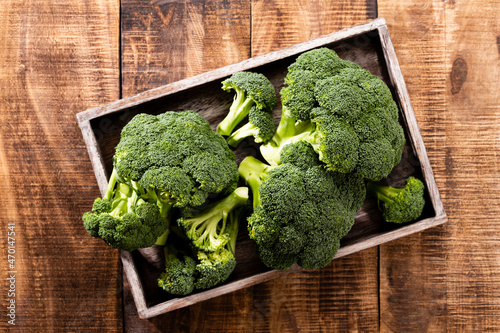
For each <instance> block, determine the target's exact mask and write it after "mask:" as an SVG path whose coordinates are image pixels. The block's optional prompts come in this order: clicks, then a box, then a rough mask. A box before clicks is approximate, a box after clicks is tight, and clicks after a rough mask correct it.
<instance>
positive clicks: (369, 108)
mask: <svg viewBox="0 0 500 333" xmlns="http://www.w3.org/2000/svg"><path fill="white" fill-rule="evenodd" d="M280 93H281V102H282V106H283V107H282V114H281V119H280V122H279V124H278V128H277V129H276V133H275V134H274V136H273V137H272V138H271V139H270V140H269V142H268V143H266V144H263V145H261V147H260V151H261V153H262V156H263V157H264V159H265V160H266V161H267V162H268V163H269V164H271V165H279V164H280V163H281V161H280V152H281V150H282V149H283V147H285V146H286V145H287V144H290V143H294V142H297V141H306V142H309V143H310V144H311V145H312V147H313V148H314V150H315V151H316V153H317V154H318V156H319V159H320V160H321V161H322V162H323V163H324V164H325V165H326V166H327V168H328V169H329V170H332V171H337V172H341V173H351V172H355V173H359V174H360V175H361V176H363V177H364V178H366V179H368V180H374V181H378V180H381V179H382V178H384V177H387V176H388V175H389V173H390V172H391V170H392V169H393V167H394V166H395V165H397V164H398V163H399V162H400V160H401V155H402V151H403V148H404V145H405V136H404V132H403V129H402V127H401V125H400V124H399V123H398V107H397V105H396V103H395V102H394V100H393V98H392V94H391V91H390V90H389V88H388V87H387V85H386V84H385V83H384V82H383V81H382V80H381V79H379V78H378V77H376V76H374V75H372V74H371V73H370V72H368V71H367V70H364V69H361V68H360V67H359V66H358V65H357V64H354V63H352V62H349V61H345V60H342V59H340V58H339V57H338V56H337V54H336V53H335V51H333V50H330V49H327V48H320V49H315V50H312V51H308V52H305V53H303V54H302V55H300V56H299V57H298V58H297V60H296V61H295V62H294V63H292V64H291V65H290V66H289V68H288V73H287V76H286V77H285V87H283V88H282V90H281V92H280Z"/></svg>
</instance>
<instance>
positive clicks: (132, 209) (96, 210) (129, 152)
mask: <svg viewBox="0 0 500 333" xmlns="http://www.w3.org/2000/svg"><path fill="white" fill-rule="evenodd" d="M238 178H239V175H238V167H237V164H236V157H235V155H234V153H233V152H232V151H231V149H230V148H229V146H228V145H227V142H226V140H225V139H224V138H223V137H222V136H221V135H219V134H217V133H215V132H214V131H212V129H211V127H210V124H209V123H208V122H207V121H206V120H205V119H204V118H203V117H201V116H200V115H199V114H197V113H196V112H194V111H182V112H165V113H163V114H160V115H158V116H154V115H148V114H138V115H136V116H135V117H134V118H133V119H132V120H131V121H130V122H129V123H128V124H127V125H126V126H125V127H124V128H123V130H122V132H121V138H120V142H119V143H118V145H117V146H116V152H115V155H114V157H113V172H112V175H111V177H110V181H109V184H108V189H107V192H106V194H105V195H104V197H103V198H102V199H99V198H98V199H96V200H95V202H94V205H93V209H92V212H88V213H85V214H84V215H83V222H84V226H85V228H86V229H87V231H88V232H89V234H90V235H91V236H94V237H98V238H102V239H103V240H104V241H105V242H106V243H107V244H108V245H110V246H112V247H116V248H119V249H123V250H127V251H132V250H134V249H137V248H143V247H149V246H151V245H153V244H155V242H157V241H158V243H159V244H162V243H164V241H165V239H164V238H165V237H166V235H163V237H160V236H162V234H163V233H164V232H166V229H168V218H169V214H170V211H171V209H172V207H179V208H183V207H187V206H193V207H196V206H200V205H202V204H204V203H205V202H206V201H207V198H208V197H209V196H211V195H216V194H227V193H231V192H232V191H233V190H234V189H235V188H236V186H237V182H238Z"/></svg>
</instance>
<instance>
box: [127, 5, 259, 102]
mask: <svg viewBox="0 0 500 333" xmlns="http://www.w3.org/2000/svg"><path fill="white" fill-rule="evenodd" d="M121 3H122V21H121V22H122V23H121V39H122V77H123V80H122V81H123V82H122V91H123V97H126V96H130V95H133V94H135V93H137V92H140V91H144V90H146V89H149V88H154V87H157V86H160V85H163V84H166V83H171V82H175V81H178V80H181V79H184V78H186V77H190V76H193V75H196V74H200V73H203V72H206V71H209V70H211V69H215V68H218V67H222V66H224V65H228V64H231V63H235V62H238V61H241V60H243V59H245V58H248V57H249V56H250V0H238V1H214V0H211V1H193V0H183V1H169V0H151V1H142V0H124V1H122V2H121Z"/></svg>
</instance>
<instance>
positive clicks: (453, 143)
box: [378, 0, 500, 332]
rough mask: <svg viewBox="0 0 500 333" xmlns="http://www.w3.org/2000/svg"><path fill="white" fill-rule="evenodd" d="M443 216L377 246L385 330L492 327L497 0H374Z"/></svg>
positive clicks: (496, 291)
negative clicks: (404, 85) (439, 220)
mask: <svg viewBox="0 0 500 333" xmlns="http://www.w3.org/2000/svg"><path fill="white" fill-rule="evenodd" d="M378 3H379V5H378V10H379V15H380V16H385V17H386V19H387V21H388V25H389V29H390V31H391V35H392V36H393V43H394V45H395V48H396V50H397V52H398V57H399V60H400V63H401V67H402V71H403V75H404V76H405V78H406V82H407V86H408V88H409V93H410V98H411V99H412V104H413V107H414V109H415V114H416V116H417V118H418V119H419V122H420V127H421V132H422V136H423V139H424V141H425V143H426V146H427V147H428V155H429V158H430V161H431V163H432V165H433V168H434V172H435V177H436V181H437V183H438V186H439V188H440V189H441V195H442V198H443V201H444V205H445V209H446V212H447V214H448V217H449V222H448V223H447V224H446V225H443V226H440V227H437V228H434V229H430V230H427V231H425V232H423V233H421V234H418V235H414V236H410V237H408V238H406V239H401V240H397V241H395V242H392V243H389V244H387V245H384V246H381V247H380V323H381V329H382V330H383V331H386V332H402V331H409V332H445V331H448V332H498V331H500V320H498V317H499V314H500V306H499V304H500V288H499V286H500V278H499V274H498V273H499V272H500V260H499V258H500V250H499V249H500V247H499V244H500V243H499V241H500V239H499V237H498V235H499V233H500V225H499V224H498V216H499V213H500V206H499V203H500V187H499V186H498V180H499V164H498V161H499V159H498V156H499V152H500V146H499V144H498V139H499V133H500V132H499V130H500V94H499V89H498V86H499V83H500V48H499V45H500V43H499V41H500V37H499V32H500V21H499V20H498V17H499V15H500V2H499V1H445V2H443V1H411V0H409V1H379V2H378Z"/></svg>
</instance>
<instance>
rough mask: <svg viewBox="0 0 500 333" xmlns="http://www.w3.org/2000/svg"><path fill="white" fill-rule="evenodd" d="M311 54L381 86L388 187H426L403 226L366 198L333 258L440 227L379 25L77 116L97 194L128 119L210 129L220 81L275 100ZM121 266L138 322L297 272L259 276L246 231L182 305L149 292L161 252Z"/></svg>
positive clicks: (440, 213) (220, 110) (428, 174)
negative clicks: (256, 80) (255, 81)
mask: <svg viewBox="0 0 500 333" xmlns="http://www.w3.org/2000/svg"><path fill="white" fill-rule="evenodd" d="M318 47H329V48H332V49H334V50H335V51H337V53H338V54H339V56H340V57H342V58H344V59H347V60H351V61H354V62H356V63H358V64H359V65H361V66H362V67H363V68H365V69H368V70H369V71H370V72H372V73H373V74H374V75H377V76H379V77H380V78H381V79H383V80H384V81H385V82H386V83H387V84H388V86H389V87H390V88H391V90H392V92H393V95H394V98H395V100H396V101H397V103H398V105H399V108H400V121H401V124H402V125H403V127H404V129H405V134H406V136H407V146H406V147H405V150H404V152H403V159H402V161H401V163H400V164H399V165H398V166H397V167H396V168H395V169H394V170H393V172H392V173H391V174H390V175H389V177H388V180H389V181H390V182H391V183H393V184H399V185H403V184H404V179H406V178H407V177H408V176H410V175H414V176H416V177H418V178H420V179H422V180H424V182H425V185H426V198H427V204H426V206H425V208H424V212H423V215H422V216H421V218H420V219H419V220H418V221H415V222H413V223H410V224H405V225H395V224H389V223H386V222H384V221H383V220H382V218H381V214H380V212H378V210H377V209H376V200H375V199H374V198H373V197H370V196H368V197H367V199H366V201H365V204H364V205H363V207H362V208H361V210H360V211H359V212H358V214H357V215H356V221H355V224H354V226H353V228H352V230H351V231H350V233H349V234H348V235H347V236H346V237H345V238H344V239H343V240H342V244H341V248H340V249H339V251H338V253H337V255H336V257H335V258H339V257H342V256H345V255H348V254H351V253H354V252H357V251H361V250H364V249H367V248H370V247H372V246H376V245H380V244H383V243H386V242H389V241H391V240H394V239H397V238H400V237H403V236H406V235H409V234H412V233H416V232H419V231H422V230H424V229H427V228H430V227H433V226H436V225H439V224H442V223H445V222H446V220H447V218H446V214H445V212H444V209H443V205H442V202H441V200H440V198H439V192H438V189H437V186H436V183H435V180H434V177H433V173H432V170H431V167H430V164H429V160H428V158H427V155H426V151H425V147H424V144H423V141H422V137H421V135H420V132H419V129H418V125H417V122H416V119H415V115H414V113H413V109H412V106H411V104H410V99H409V97H408V92H407V90H406V86H405V82H404V80H403V76H402V74H401V70H400V68H399V64H398V61H397V58H396V54H395V51H394V48H393V45H392V43H391V40H390V36H389V32H388V30H387V26H386V23H385V20H384V19H383V18H381V19H376V20H374V21H371V22H369V23H366V24H363V25H359V26H355V27H352V28H349V29H344V30H341V31H338V32H334V33H331V34H328V35H325V36H322V37H319V38H315V39H312V40H309V41H307V42H303V43H300V44H296V45H294V46H291V47H288V48H285V49H282V50H279V51H276V52H271V53H268V54H265V55H262V56H258V57H254V58H251V59H248V60H245V61H242V62H240V63H237V64H233V65H230V66H226V67H223V68H220V69H217V70H214V71H210V72H207V73H204V74H201V75H198V76H195V77H191V78H188V79H185V80H182V81H178V82H175V83H172V84H168V85H165V86H162V87H159V88H156V89H152V90H148V91H145V92H143V93H140V94H137V95H135V96H132V97H129V98H126V99H121V100H118V101H116V102H113V103H110V104H107V105H103V106H99V107H97V108H94V109H90V110H87V111H84V112H81V113H79V114H78V115H77V118H78V122H79V125H80V128H81V130H82V134H83V138H84V140H85V143H86V145H87V149H88V152H89V155H90V159H91V161H92V165H93V168H94V172H95V175H96V179H97V183H98V185H99V189H100V191H101V193H104V192H105V190H106V186H107V177H108V175H109V173H110V171H111V170H112V156H113V154H114V147H115V146H116V144H117V143H118V141H119V136H120V131H121V129H122V128H123V126H124V125H125V124H126V123H127V122H128V121H129V120H130V119H131V118H132V117H133V116H134V115H136V114H137V113H143V112H144V113H150V114H158V113H162V112H164V111H167V110H173V111H177V110H188V109H190V110H195V111H197V112H199V113H200V114H201V115H202V116H204V117H205V118H206V119H207V120H208V121H209V122H210V123H211V124H212V126H213V128H214V129H215V126H216V124H217V123H218V122H219V121H220V120H222V119H223V117H224V116H225V114H226V113H227V109H228V107H229V105H230V104H231V101H232V94H230V93H227V92H225V91H223V90H222V89H221V81H222V80H224V79H225V78H227V77H228V76H230V75H231V74H232V73H235V72H238V71H243V70H251V71H256V72H260V73H263V74H264V75H266V76H267V77H268V78H269V79H270V80H271V82H272V83H273V84H274V85H275V87H276V91H277V92H279V90H280V89H281V87H282V85H283V78H284V76H285V75H286V69H287V67H288V65H289V64H291V63H292V62H293V61H294V60H295V59H296V57H297V56H298V55H299V54H301V53H302V52H305V51H308V50H311V49H314V48H318ZM280 113H281V109H280V108H279V107H278V108H277V109H276V110H275V116H276V119H277V118H278V117H279V114H280ZM257 149H258V148H257V146H256V145H255V144H253V143H252V142H251V140H246V141H244V142H243V143H242V144H240V146H239V147H238V149H237V150H236V152H235V153H236V156H237V161H238V162H239V161H241V160H242V159H243V158H244V157H245V156H247V155H248V154H253V153H255V152H256V151H257ZM121 259H122V262H123V268H124V270H125V272H126V274H127V278H128V281H129V283H130V285H131V290H132V294H133V297H134V301H135V304H136V306H137V311H138V314H139V316H140V317H141V318H150V317H154V316H157V315H159V314H162V313H166V312H168V311H171V310H174V309H178V308H181V307H185V306H189V305H191V304H195V303H198V302H201V301H203V300H207V299H210V298H213V297H217V296H219V295H223V294H226V293H230V292H232V291H235V290H238V289H241V288H245V287H249V286H252V285H255V284H257V283H261V282H264V281H267V280H270V279H274V278H276V277H279V276H283V275H285V274H289V273H291V272H295V271H297V270H300V269H301V268H299V267H297V266H294V267H292V268H291V269H289V270H287V271H277V270H270V269H268V268H266V267H265V266H264V265H263V264H262V263H261V262H260V260H259V258H258V257H257V255H256V253H255V248H254V244H253V241H251V240H250V239H249V238H248V235H247V234H246V230H242V231H241V232H240V234H239V236H238V243H237V248H236V259H237V262H238V264H237V266H236V268H235V270H234V272H233V274H232V275H231V277H230V278H229V279H228V280H227V281H226V282H225V283H224V284H222V285H220V286H218V287H215V288H213V289H210V290H206V291H201V292H196V293H193V294H191V295H189V296H186V297H175V296H172V295H169V294H167V293H165V292H164V291H163V290H161V289H160V288H159V287H158V286H157V283H156V279H157V277H158V275H159V273H160V272H161V271H162V270H163V251H162V249H161V248H160V247H156V246H153V247H151V248H147V249H140V250H136V251H133V252H126V251H121Z"/></svg>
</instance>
